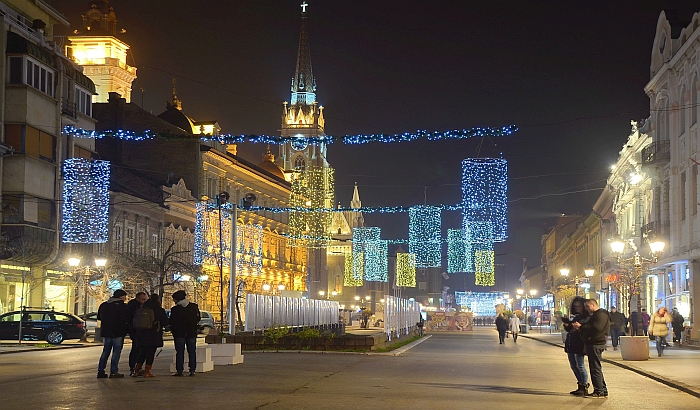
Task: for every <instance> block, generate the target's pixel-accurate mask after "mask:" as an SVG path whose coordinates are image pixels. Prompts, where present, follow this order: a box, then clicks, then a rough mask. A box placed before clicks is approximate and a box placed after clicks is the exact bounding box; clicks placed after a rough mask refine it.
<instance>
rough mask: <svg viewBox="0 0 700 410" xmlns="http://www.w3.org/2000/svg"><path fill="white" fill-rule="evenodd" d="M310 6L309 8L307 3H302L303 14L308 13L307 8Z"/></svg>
mask: <svg viewBox="0 0 700 410" xmlns="http://www.w3.org/2000/svg"><path fill="white" fill-rule="evenodd" d="M308 6H309V5H308V4H306V2H303V3H301V12H302V13H306V8H307V7H308Z"/></svg>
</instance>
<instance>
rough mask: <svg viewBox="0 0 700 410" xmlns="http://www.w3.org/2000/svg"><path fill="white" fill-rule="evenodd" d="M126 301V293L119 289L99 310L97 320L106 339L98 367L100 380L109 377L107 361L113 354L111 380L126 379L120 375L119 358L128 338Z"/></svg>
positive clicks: (110, 371)
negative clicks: (106, 370) (125, 338)
mask: <svg viewBox="0 0 700 410" xmlns="http://www.w3.org/2000/svg"><path fill="white" fill-rule="evenodd" d="M125 300H126V292H124V291H123V290H121V289H117V290H115V291H114V294H113V295H112V297H111V298H109V300H107V301H106V302H104V303H102V304H101V305H100V307H99V309H98V310H97V320H99V321H100V322H101V328H100V329H101V332H102V333H101V334H102V338H103V339H104V346H103V347H102V355H101V356H100V363H99V364H98V366H97V378H98V379H104V378H106V377H108V376H107V374H106V373H105V368H106V367H107V359H109V355H110V353H111V354H112V363H111V365H110V370H109V378H110V379H113V378H120V377H124V375H123V374H121V373H119V358H120V357H121V355H122V348H123V347H124V336H126V333H127V331H128V326H127V320H128V319H127V318H128V311H127V307H126V304H125V303H124V301H125Z"/></svg>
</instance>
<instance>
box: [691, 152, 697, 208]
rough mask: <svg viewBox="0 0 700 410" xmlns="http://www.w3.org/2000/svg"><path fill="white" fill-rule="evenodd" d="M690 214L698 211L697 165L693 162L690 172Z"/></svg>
mask: <svg viewBox="0 0 700 410" xmlns="http://www.w3.org/2000/svg"><path fill="white" fill-rule="evenodd" d="M690 177H691V178H690V214H691V215H696V214H697V213H698V166H697V164H693V168H692V172H691V173H690Z"/></svg>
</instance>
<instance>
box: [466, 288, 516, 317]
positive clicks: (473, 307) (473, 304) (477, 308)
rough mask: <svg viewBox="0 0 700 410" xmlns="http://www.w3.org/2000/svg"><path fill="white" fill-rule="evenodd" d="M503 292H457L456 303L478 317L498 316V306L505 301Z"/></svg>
mask: <svg viewBox="0 0 700 410" xmlns="http://www.w3.org/2000/svg"><path fill="white" fill-rule="evenodd" d="M505 299H506V298H505V294H504V293H503V292H455V302H456V303H457V305H459V306H464V307H466V308H468V309H469V310H470V311H472V312H474V314H475V315H476V316H496V305H497V304H499V303H503V302H504V301H505Z"/></svg>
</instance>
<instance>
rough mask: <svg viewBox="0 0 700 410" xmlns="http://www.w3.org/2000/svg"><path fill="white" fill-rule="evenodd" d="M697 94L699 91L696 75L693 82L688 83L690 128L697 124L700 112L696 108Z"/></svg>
mask: <svg viewBox="0 0 700 410" xmlns="http://www.w3.org/2000/svg"><path fill="white" fill-rule="evenodd" d="M698 93H700V91H699V90H698V77H697V75H696V76H695V77H694V78H693V81H692V82H691V83H690V126H691V127H692V126H693V125H695V124H697V122H698V111H700V107H698Z"/></svg>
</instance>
